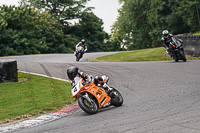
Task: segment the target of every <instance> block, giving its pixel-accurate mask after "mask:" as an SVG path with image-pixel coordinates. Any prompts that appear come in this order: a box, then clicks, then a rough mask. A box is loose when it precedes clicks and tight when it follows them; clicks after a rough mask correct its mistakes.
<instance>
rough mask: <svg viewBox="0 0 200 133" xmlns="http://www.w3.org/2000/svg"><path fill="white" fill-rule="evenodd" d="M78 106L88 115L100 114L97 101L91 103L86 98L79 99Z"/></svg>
mask: <svg viewBox="0 0 200 133" xmlns="http://www.w3.org/2000/svg"><path fill="white" fill-rule="evenodd" d="M78 105H79V106H80V108H81V109H82V110H83V111H85V112H86V113H88V114H96V113H97V112H98V105H97V103H96V102H95V100H93V99H91V103H90V102H89V101H88V100H87V99H86V98H84V97H82V96H80V97H79V98H78Z"/></svg>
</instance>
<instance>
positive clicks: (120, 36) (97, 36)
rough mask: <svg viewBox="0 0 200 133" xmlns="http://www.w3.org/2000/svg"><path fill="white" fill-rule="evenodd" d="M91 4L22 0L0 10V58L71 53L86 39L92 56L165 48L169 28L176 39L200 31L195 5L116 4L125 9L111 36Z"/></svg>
mask: <svg viewBox="0 0 200 133" xmlns="http://www.w3.org/2000/svg"><path fill="white" fill-rule="evenodd" d="M88 1H90V0H21V1H20V6H19V7H15V6H1V7H0V56H6V55H24V54H40V53H71V52H73V51H74V49H75V45H76V44H77V43H78V42H79V41H80V40H81V39H83V38H84V39H86V43H87V45H88V51H89V52H95V51H118V50H122V49H126V48H127V49H128V50H132V49H143V48H152V47H158V46H161V44H162V43H161V32H162V31H163V30H165V29H167V30H169V32H170V33H172V34H175V35H176V34H183V33H195V32H199V31H200V23H199V20H198V15H199V14H198V13H197V12H198V10H199V9H200V1H197V0H149V1H148V0H118V1H119V2H120V3H121V4H122V8H121V9H119V16H118V18H117V21H116V22H115V23H114V24H113V26H112V31H111V34H110V35H108V33H106V32H105V31H104V30H103V21H102V20H101V19H100V18H98V17H97V16H96V15H95V14H94V13H93V12H92V9H93V8H92V7H86V6H85V5H86V3H87V2H88ZM105 13H106V12H105ZM72 22H74V23H72Z"/></svg>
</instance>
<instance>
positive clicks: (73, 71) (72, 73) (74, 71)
mask: <svg viewBox="0 0 200 133" xmlns="http://www.w3.org/2000/svg"><path fill="white" fill-rule="evenodd" d="M67 75H68V78H69V79H70V80H71V85H72V87H73V86H74V85H75V81H74V78H75V77H80V78H82V79H83V81H84V83H89V82H91V81H92V76H91V75H88V74H86V73H84V72H79V71H78V67H75V66H72V67H70V68H68V69H67ZM94 83H95V85H96V86H98V87H101V88H103V89H105V88H104V87H103V84H104V82H103V79H102V78H101V77H99V76H96V77H95V78H94Z"/></svg>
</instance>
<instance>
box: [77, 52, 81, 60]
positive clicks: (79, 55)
mask: <svg viewBox="0 0 200 133" xmlns="http://www.w3.org/2000/svg"><path fill="white" fill-rule="evenodd" d="M80 57H81V53H78V54H77V56H76V61H79V60H80Z"/></svg>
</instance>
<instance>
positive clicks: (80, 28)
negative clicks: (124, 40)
mask: <svg viewBox="0 0 200 133" xmlns="http://www.w3.org/2000/svg"><path fill="white" fill-rule="evenodd" d="M69 32H70V33H73V34H74V35H76V36H78V37H79V40H81V39H82V38H84V39H86V42H87V45H88V51H93V52H95V51H104V50H105V47H103V46H104V39H106V38H108V34H107V33H106V32H105V31H104V30H103V21H102V20H101V19H100V18H98V17H97V16H96V15H95V14H94V13H92V12H90V13H87V12H85V13H83V15H82V17H81V19H80V21H79V23H78V24H76V26H74V27H71V29H70V30H69Z"/></svg>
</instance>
